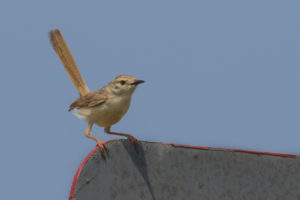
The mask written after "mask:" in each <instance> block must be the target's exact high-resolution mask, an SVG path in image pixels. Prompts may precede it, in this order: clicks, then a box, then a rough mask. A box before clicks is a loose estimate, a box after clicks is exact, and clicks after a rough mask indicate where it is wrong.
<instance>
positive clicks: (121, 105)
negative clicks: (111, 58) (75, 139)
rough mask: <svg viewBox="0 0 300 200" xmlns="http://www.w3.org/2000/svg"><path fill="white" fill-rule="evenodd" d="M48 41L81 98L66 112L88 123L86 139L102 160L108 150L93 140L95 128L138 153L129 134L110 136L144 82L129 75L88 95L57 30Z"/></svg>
mask: <svg viewBox="0 0 300 200" xmlns="http://www.w3.org/2000/svg"><path fill="white" fill-rule="evenodd" d="M49 37H50V42H51V44H52V47H53V49H54V51H55V52H56V53H57V55H58V57H59V59H60V61H61V62H62V64H63V67H64V68H65V70H66V71H67V73H68V75H69V77H70V79H71V81H72V83H73V84H74V86H75V88H76V89H77V90H78V92H79V95H80V97H79V98H78V99H76V100H75V101H74V102H73V103H72V104H71V105H70V107H69V111H74V112H73V113H74V114H75V115H76V116H78V117H79V118H81V119H83V120H85V121H87V122H88V127H87V128H86V131H85V136H86V137H87V138H89V139H92V140H95V141H96V142H97V145H98V146H99V148H100V151H101V153H102V156H103V157H105V155H104V153H105V151H108V149H107V147H106V145H105V144H104V143H103V142H102V141H101V140H100V139H99V138H96V137H94V136H92V127H93V125H94V124H96V125H98V126H100V127H104V132H105V133H107V134H112V135H119V136H125V137H127V138H128V139H129V140H130V141H131V142H132V143H133V145H134V147H135V149H136V150H137V149H138V140H137V139H136V138H135V137H133V136H132V135H130V134H128V133H117V132H112V131H111V130H110V129H111V126H112V125H114V124H116V123H117V122H119V121H120V120H121V118H122V117H123V116H124V115H125V114H126V112H127V110H128V108H129V106H130V102H131V96H132V94H133V92H134V91H135V89H136V87H137V86H138V85H139V84H141V83H144V82H145V81H143V80H138V79H137V78H135V77H134V76H131V75H119V76H117V77H116V78H114V79H113V80H112V81H111V82H109V83H108V84H107V85H106V86H104V87H103V88H101V89H98V90H95V91H92V92H91V91H90V90H89V88H88V87H87V85H86V83H85V81H84V80H83V78H82V76H81V73H80V71H79V69H78V67H77V64H76V62H75V59H74V58H73V56H72V53H71V51H70V49H69V47H68V45H67V43H66V41H65V39H64V37H63V35H62V34H61V32H60V30H59V29H55V30H51V31H49Z"/></svg>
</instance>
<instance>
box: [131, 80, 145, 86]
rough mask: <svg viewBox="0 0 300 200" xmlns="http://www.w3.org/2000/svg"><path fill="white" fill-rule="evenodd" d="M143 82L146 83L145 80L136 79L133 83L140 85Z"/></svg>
mask: <svg viewBox="0 0 300 200" xmlns="http://www.w3.org/2000/svg"><path fill="white" fill-rule="evenodd" d="M141 83H145V81H143V80H136V81H134V82H133V83H131V85H138V84H141Z"/></svg>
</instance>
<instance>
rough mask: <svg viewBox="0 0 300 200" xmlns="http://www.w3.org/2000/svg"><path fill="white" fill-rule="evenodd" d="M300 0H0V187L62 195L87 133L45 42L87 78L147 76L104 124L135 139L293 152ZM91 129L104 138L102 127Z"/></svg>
mask: <svg viewBox="0 0 300 200" xmlns="http://www.w3.org/2000/svg"><path fill="white" fill-rule="evenodd" d="M299 6H300V3H299V1H292V0H291V1H279V0H268V1H265V0H264V1H262V0H254V1H221V0H214V1H173V0H172V1H147V2H146V1H131V0H129V1H121V0H119V1H114V2H112V1H88V2H87V1H85V2H84V1H58V0H52V1H37V0H36V1H32V0H28V1H14V0H12V1H2V2H1V3H0V21H1V29H0V33H1V34H0V35H1V37H0V44H1V46H0V55H1V59H0V66H1V67H0V90H1V91H2V95H1V97H2V98H1V100H0V102H1V105H2V108H1V111H2V112H1V113H2V114H1V115H0V121H1V126H0V131H1V136H0V137H1V138H0V156H1V170H0V175H1V179H0V188H1V194H0V196H1V197H0V198H1V199H24V198H25V199H41V198H42V199H45V200H47V199H49V200H50V199H51V200H52V199H66V198H67V197H68V194H69V191H70V187H71V182H72V180H73V176H74V174H75V172H76V170H77V167H78V165H79V164H80V163H81V161H82V160H83V158H84V157H85V155H87V154H88V152H89V151H91V150H92V149H93V148H94V147H95V145H96V143H95V142H94V141H92V140H88V139H86V138H85V137H84V130H85V128H86V126H87V124H86V122H84V121H80V120H79V119H77V118H76V117H75V116H73V115H72V114H71V113H68V112H67V110H68V106H69V104H70V103H72V101H73V100H75V99H76V98H77V97H78V93H77V91H76V90H75V87H74V86H73V85H72V83H71V81H70V79H69V77H68V76H67V73H66V72H65V71H64V69H63V67H62V65H61V63H60V61H59V60H58V57H57V56H56V54H55V53H54V51H53V49H52V47H51V45H50V43H49V39H48V31H49V30H51V29H55V28H59V29H60V30H61V31H62V33H63V35H64V37H65V38H66V40H67V42H68V44H69V46H70V48H71V50H72V53H73V55H74V57H75V59H76V61H77V64H78V66H79V68H80V70H81V73H82V75H83V77H84V79H85V81H86V83H87V84H88V86H89V88H90V89H91V90H94V89H98V88H100V87H102V86H103V85H105V84H106V83H108V82H109V81H110V80H111V79H112V78H114V77H115V76H117V75H119V74H130V75H134V76H136V77H138V78H139V79H144V80H146V83H145V84H143V85H140V87H139V88H138V89H137V90H136V92H135V94H134V96H133V101H132V105H131V108H130V110H129V112H128V113H127V115H126V116H125V117H124V118H123V119H122V121H120V122H119V123H118V124H117V125H115V126H113V128H112V130H114V131H120V132H128V133H131V134H132V135H134V136H135V137H136V138H138V139H140V140H147V141H156V142H172V143H181V144H189V145H199V146H210V147H222V148H240V149H247V150H258V151H269V152H278V153H290V154H297V155H300V147H299V141H300V125H299V113H300V106H299V102H300V93H299V88H300V67H299V64H300V21H299V18H300V13H299V8H300V7H299ZM93 134H94V135H95V136H97V137H99V138H101V139H102V140H104V141H106V140H109V139H111V138H113V137H112V136H109V135H106V134H105V133H104V132H103V129H102V128H99V127H94V129H93Z"/></svg>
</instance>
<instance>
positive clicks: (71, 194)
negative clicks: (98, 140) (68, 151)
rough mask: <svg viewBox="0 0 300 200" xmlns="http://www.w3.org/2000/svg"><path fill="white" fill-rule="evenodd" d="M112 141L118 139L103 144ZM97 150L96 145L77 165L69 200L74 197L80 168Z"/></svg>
mask: <svg viewBox="0 0 300 200" xmlns="http://www.w3.org/2000/svg"><path fill="white" fill-rule="evenodd" d="M114 140H118V139H112V140H108V141H106V142H104V144H107V143H109V142H111V141H114ZM98 149H99V146H98V145H97V146H96V147H95V148H94V149H93V150H92V151H91V152H90V153H89V154H88V155H87V156H86V157H85V158H84V160H83V161H82V163H81V164H80V165H79V168H78V170H77V172H76V174H75V176H74V179H73V183H72V187H71V191H70V196H69V200H73V196H74V192H75V186H76V183H77V179H78V177H79V174H80V172H81V170H82V168H83V167H84V165H85V163H86V162H87V161H88V159H89V158H90V156H91V155H93V153H94V152H95V151H97V150H98Z"/></svg>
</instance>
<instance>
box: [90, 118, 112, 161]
mask: <svg viewBox="0 0 300 200" xmlns="http://www.w3.org/2000/svg"><path fill="white" fill-rule="evenodd" d="M93 124H94V123H93V122H89V124H88V127H87V128H86V131H85V136H86V137H87V138H90V139H92V140H95V141H96V142H97V143H98V146H99V148H100V151H101V154H102V156H104V150H106V151H107V150H108V149H107V147H106V146H105V144H104V143H103V142H102V141H101V140H100V139H98V138H96V137H94V136H92V127H93ZM104 157H105V156H104Z"/></svg>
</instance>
